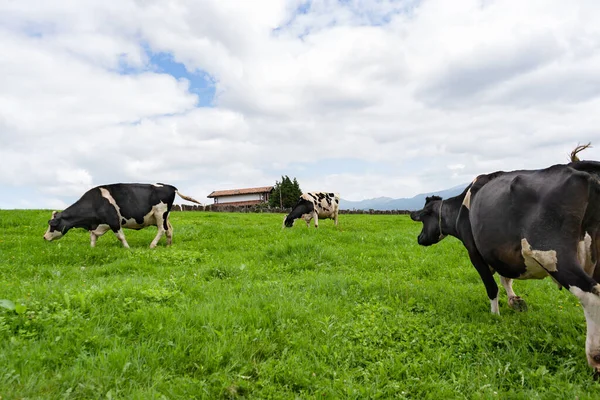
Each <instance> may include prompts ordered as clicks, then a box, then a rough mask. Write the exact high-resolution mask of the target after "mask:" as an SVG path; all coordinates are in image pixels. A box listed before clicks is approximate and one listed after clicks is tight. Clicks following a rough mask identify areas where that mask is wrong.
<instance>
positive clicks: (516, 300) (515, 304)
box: [508, 296, 527, 311]
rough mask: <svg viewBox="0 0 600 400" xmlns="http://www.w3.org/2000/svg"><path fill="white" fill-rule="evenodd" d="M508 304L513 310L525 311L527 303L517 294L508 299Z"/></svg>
mask: <svg viewBox="0 0 600 400" xmlns="http://www.w3.org/2000/svg"><path fill="white" fill-rule="evenodd" d="M508 305H509V306H510V308H512V309H513V310H515V311H527V303H525V300H523V299H522V298H520V297H519V296H517V297H513V298H511V299H509V300H508Z"/></svg>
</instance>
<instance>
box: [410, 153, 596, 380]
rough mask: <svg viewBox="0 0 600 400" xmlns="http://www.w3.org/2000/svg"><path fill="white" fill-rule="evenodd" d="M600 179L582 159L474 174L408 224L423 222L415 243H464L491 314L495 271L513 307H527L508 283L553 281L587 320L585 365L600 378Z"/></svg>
mask: <svg viewBox="0 0 600 400" xmlns="http://www.w3.org/2000/svg"><path fill="white" fill-rule="evenodd" d="M599 173H600V163H597V162H587V161H582V162H574V163H570V164H568V165H554V166H552V167H549V168H546V169H541V170H523V171H512V172H503V171H500V172H495V173H492V174H489V175H480V176H478V177H477V178H476V179H475V180H474V181H473V183H471V184H470V185H469V186H468V187H467V188H466V189H465V190H464V191H463V193H462V194H460V195H458V196H455V197H452V198H449V199H446V200H442V198H440V197H438V196H432V197H428V198H427V199H426V202H425V206H424V208H423V209H422V210H419V211H415V212H413V213H411V218H412V219H413V220H415V221H421V222H422V223H423V228H422V231H421V233H420V235H419V237H418V243H419V244H420V245H423V246H429V245H432V244H435V243H438V242H439V241H440V240H442V239H443V238H444V237H446V236H447V235H451V236H454V237H456V238H458V239H459V240H460V241H461V242H462V243H463V245H464V246H465V247H466V249H467V252H468V254H469V258H470V260H471V263H472V264H473V265H474V266H475V268H476V270H477V272H478V273H479V275H480V277H481V279H482V280H483V283H484V285H485V288H486V291H487V295H488V297H489V299H490V304H491V311H492V313H495V314H499V308H498V285H497V284H496V281H495V280H494V277H493V274H494V272H498V274H499V275H500V277H501V279H500V280H501V283H502V285H503V286H504V288H505V289H506V292H507V294H508V297H509V305H510V306H511V307H513V308H517V309H523V308H524V306H525V303H524V301H523V300H522V299H521V298H520V297H518V296H516V294H515V293H514V292H513V290H512V280H513V279H542V278H545V277H547V276H551V277H552V278H553V279H554V281H556V282H557V283H558V284H559V286H564V287H565V288H567V289H568V290H569V291H570V292H571V293H573V294H574V295H575V296H577V297H578V298H579V300H580V302H581V304H582V306H583V309H584V314H585V318H586V322H587V339H586V355H587V360H588V363H589V364H590V365H591V366H592V367H593V368H594V369H595V370H596V374H598V373H600V284H599V283H598V282H599V280H600V268H596V269H594V266H595V263H596V261H597V259H598V246H599V245H600V241H599V240H598V239H600V229H599V228H600V181H599V180H598V175H599ZM586 241H587V245H586ZM588 251H590V252H591V254H589V255H588V254H587V252H588ZM589 264H591V265H589ZM584 266H585V270H584Z"/></svg>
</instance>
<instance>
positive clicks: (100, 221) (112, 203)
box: [44, 183, 201, 248]
mask: <svg viewBox="0 0 600 400" xmlns="http://www.w3.org/2000/svg"><path fill="white" fill-rule="evenodd" d="M176 193H177V194H178V195H179V196H180V197H181V198H183V199H185V200H188V201H191V202H194V203H197V204H201V203H200V202H199V201H197V200H194V199H193V198H191V197H188V196H184V195H182V194H181V193H179V191H178V190H177V188H175V187H174V186H171V185H166V184H161V183H157V184H154V185H149V184H141V183H115V184H112V185H102V186H97V187H95V188H93V189H90V190H88V191H87V192H85V193H84V194H83V196H81V198H80V199H79V200H77V202H75V203H74V204H73V205H71V206H69V207H68V208H67V209H65V210H64V211H62V212H57V211H54V212H53V213H52V219H51V220H50V221H48V230H47V231H46V234H45V235H44V239H46V240H48V241H51V240H55V239H60V238H61V237H63V236H64V235H65V234H66V233H67V232H68V231H69V229H71V228H84V229H87V230H88V231H89V232H90V241H91V242H90V244H91V246H92V247H94V246H95V245H96V239H98V237H100V236H102V235H104V234H105V233H106V232H108V231H109V230H112V231H113V232H114V233H115V235H116V236H117V238H118V239H119V240H120V241H121V243H123V246H125V247H129V244H128V243H127V240H125V235H124V234H123V229H122V228H129V229H142V228H145V227H147V226H156V227H157V228H158V232H157V233H156V237H155V238H154V240H153V241H152V243H151V244H150V248H154V247H156V245H157V244H158V241H159V240H160V238H161V237H162V235H163V234H166V236H167V246H169V245H170V244H171V242H172V240H173V227H172V226H171V222H170V221H169V212H170V211H171V207H172V206H173V201H175V194H176Z"/></svg>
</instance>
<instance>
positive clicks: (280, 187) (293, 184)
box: [269, 175, 302, 208]
mask: <svg viewBox="0 0 600 400" xmlns="http://www.w3.org/2000/svg"><path fill="white" fill-rule="evenodd" d="M301 194H302V190H301V189H300V184H298V181H297V180H296V178H294V179H293V180H291V179H290V178H289V176H287V175H285V176H282V177H281V182H280V181H275V186H274V189H273V192H272V193H271V197H270V198H269V205H270V206H271V207H281V208H289V207H294V206H295V205H296V203H297V202H298V198H299V197H300V195H301Z"/></svg>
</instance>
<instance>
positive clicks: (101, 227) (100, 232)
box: [90, 224, 110, 247]
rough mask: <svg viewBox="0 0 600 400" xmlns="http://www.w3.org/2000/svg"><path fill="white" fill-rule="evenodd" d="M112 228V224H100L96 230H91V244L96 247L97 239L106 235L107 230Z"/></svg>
mask: <svg viewBox="0 0 600 400" xmlns="http://www.w3.org/2000/svg"><path fill="white" fill-rule="evenodd" d="M109 230H110V226H108V225H104V224H102V225H98V227H97V228H96V229H94V230H91V231H90V246H91V247H96V240H97V239H98V238H99V237H100V236H102V235H104V234H105V233H106V232H108V231H109Z"/></svg>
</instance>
